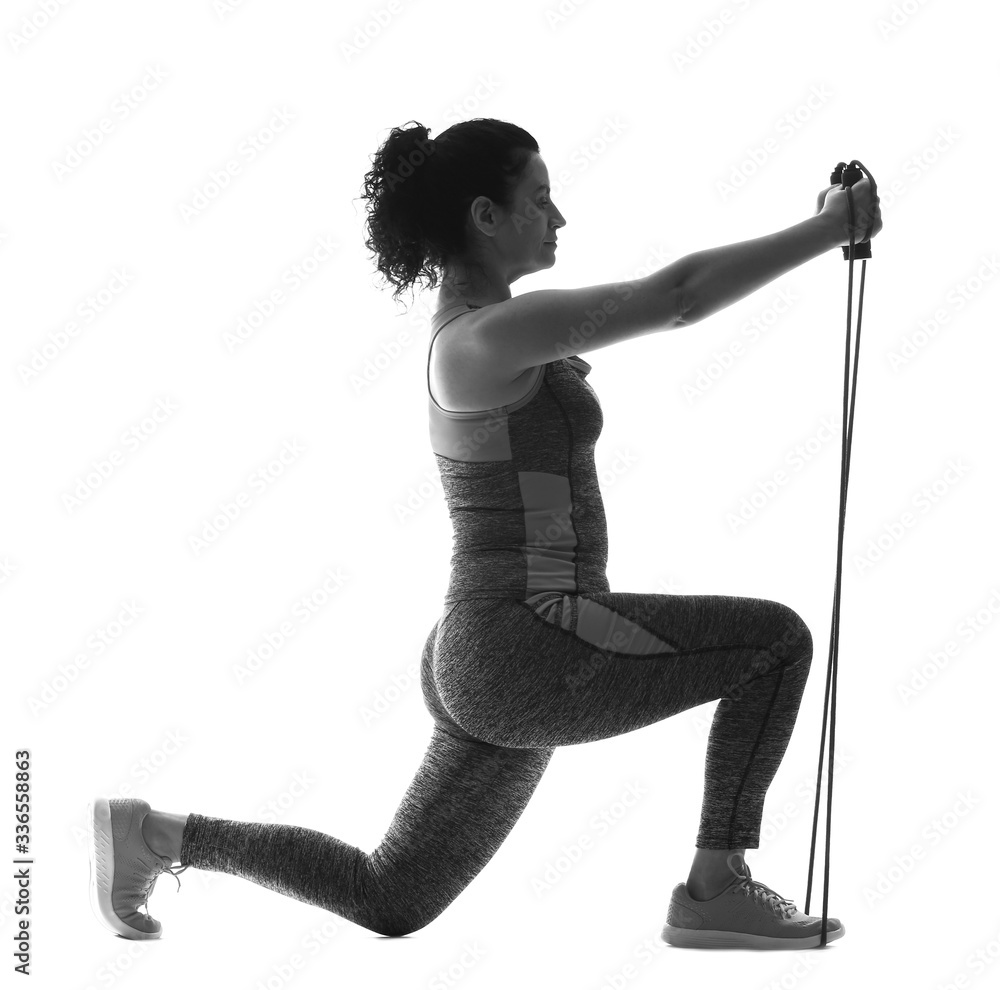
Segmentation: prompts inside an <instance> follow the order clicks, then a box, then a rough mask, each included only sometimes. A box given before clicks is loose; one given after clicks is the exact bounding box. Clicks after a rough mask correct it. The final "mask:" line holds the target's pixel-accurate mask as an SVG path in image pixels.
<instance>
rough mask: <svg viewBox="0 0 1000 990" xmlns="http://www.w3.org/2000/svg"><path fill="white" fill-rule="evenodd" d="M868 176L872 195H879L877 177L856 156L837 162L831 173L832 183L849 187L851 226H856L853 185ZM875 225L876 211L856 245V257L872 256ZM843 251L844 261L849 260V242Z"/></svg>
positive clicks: (843, 247) (848, 201)
mask: <svg viewBox="0 0 1000 990" xmlns="http://www.w3.org/2000/svg"><path fill="white" fill-rule="evenodd" d="M865 176H868V181H869V182H870V183H871V187H872V195H873V196H878V186H876V185H875V177H874V176H873V175H872V174H871V172H869V171H868V169H866V168H865V167H864V165H862V164H861V162H859V161H858V160H857V159H856V158H855V159H853V160H852V161H851V163H850V164H848V163H847V162H837V167H836V168H835V169H834V170H833V171H832V172H831V173H830V182H831V184H837V183H839V184H840V185H842V186H843V187H844V188H845V189H847V209H848V213H849V215H850V224H851V228H852V229H853V228H854V200H853V198H852V196H851V191H850V190H851V186H853V185H854V183H855V182H857V181H858V180H859V179H862V178H864V177H865ZM874 227H875V216H874V213H873V214H872V216H871V217H870V218H869V220H868V229H867V230H866V232H865V236H864V237H862V238H861V242H860V243H858V244H855V245H854V257H855V258H857V259H859V260H860V259H863V258H870V257H871V256H872V245H871V239H870V238H871V236H872V230H873V228H874ZM840 250H841V251H843V252H844V261H849V260H850V257H851V247H850V245H848V244H844V245H842V246H841V249H840Z"/></svg>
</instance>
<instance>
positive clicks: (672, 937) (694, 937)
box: [660, 925, 845, 949]
mask: <svg viewBox="0 0 1000 990" xmlns="http://www.w3.org/2000/svg"><path fill="white" fill-rule="evenodd" d="M844 931H845V929H844V926H843V925H841V926H840V928H838V929H836V930H835V931H827V933H826V941H827V943H830V942H833V941H834V940H835V939H838V938H840V937H841V936H842V935H843V934H844ZM820 937H821V936H820V934H816V935H807V936H805V937H801V938H779V937H776V936H773V935H751V934H749V933H748V932H720V931H712V930H710V929H708V930H706V929H701V928H676V927H674V926H673V925H664V926H663V931H661V932H660V938H661V939H663V941H664V942H666V943H667V944H668V945H675V946H679V947H680V948H684V949H816V948H818V947H819V940H820Z"/></svg>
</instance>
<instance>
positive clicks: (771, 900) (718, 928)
mask: <svg viewBox="0 0 1000 990" xmlns="http://www.w3.org/2000/svg"><path fill="white" fill-rule="evenodd" d="M822 927H823V919H822V917H819V918H816V917H813V916H812V915H808V914H803V913H802V912H801V911H800V910H799V909H798V908H797V907H796V906H795V905H794V904H793V903H792V902H791V901H789V900H787V899H786V898H784V897H780V896H779V895H778V894H776V893H775V892H774V891H773V890H771V888H770V887H765V886H764V884H762V883H760V882H758V881H757V880H754V879H752V878H751V876H750V867H749V866H747V865H746V861H745V860H744V861H743V874H739V873H738V874H737V875H736V879H735V880H733V881H732V882H731V883H730V884H729V886H727V887H726V888H725V890H723V891H722V892H721V893H719V894H717V895H716V896H715V897H710V898H709V899H708V900H706V901H696V900H695V899H694V898H693V897H691V896H690V895H689V894H688V892H687V885H686V884H683V883H679V884H677V886H676V887H674V893H673V896H672V897H671V898H670V907H669V909H668V911H667V923H666V924H665V925H664V926H663V931H662V932H661V933H660V937H661V938H662V939H663V941H664V942H667V943H668V944H670V945H677V946H682V947H684V948H695V949H727V948H732V949H812V948H816V947H817V946H818V945H819V942H820V933H821V931H822ZM843 934H844V926H843V925H842V924H841V923H840V921H839V920H838V919H837V918H830V917H828V918H827V919H826V940H827V942H832V941H833V940H834V939H837V938H840V937H841V936H842V935H843Z"/></svg>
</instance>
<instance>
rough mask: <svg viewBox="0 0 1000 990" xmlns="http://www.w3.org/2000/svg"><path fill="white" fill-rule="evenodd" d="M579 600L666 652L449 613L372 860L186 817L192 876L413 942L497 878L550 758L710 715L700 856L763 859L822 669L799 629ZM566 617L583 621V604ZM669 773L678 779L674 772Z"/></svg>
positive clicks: (258, 826) (300, 833) (732, 605)
mask: <svg viewBox="0 0 1000 990" xmlns="http://www.w3.org/2000/svg"><path fill="white" fill-rule="evenodd" d="M586 597H587V599H589V600H590V601H592V602H597V603H599V604H600V605H602V606H605V607H606V608H608V609H612V610H614V611H615V612H616V613H618V615H620V616H624V617H626V618H627V619H628V620H631V622H632V623H635V624H636V625H637V626H638V627H640V628H641V629H642V630H644V631H645V633H652V634H653V635H654V636H655V637H656V638H657V639H658V640H661V641H662V642H663V643H665V644H668V645H669V647H670V650H669V651H663V652H658V653H648V652H647V653H645V654H639V653H635V652H633V653H630V652H628V644H625V645H624V647H622V646H621V644H620V643H619V644H618V648H617V649H612V648H610V647H606V648H605V647H601V646H597V645H593V644H592V643H590V642H587V641H584V640H583V639H581V638H580V637H579V636H577V635H576V634H575V633H574V632H571V631H569V629H567V628H564V627H563V625H562V624H561V620H560V623H553V622H552V621H546V620H545V619H543V618H540V617H539V615H538V614H536V612H535V611H533V610H532V608H531V607H530V606H529V605H528V604H526V603H525V602H521V601H517V600H514V599H500V598H492V599H468V600H462V601H457V602H452V603H448V604H447V605H446V610H445V612H444V615H443V617H442V618H441V619H440V620H439V621H438V622H437V623H436V624H435V625H434V628H433V629H432V630H431V633H430V635H429V636H428V639H427V644H426V646H425V648H424V652H423V658H422V663H421V686H422V690H423V696H424V703H425V704H426V706H427V709H428V711H429V712H430V714H431V716H432V718H433V721H434V725H433V727H432V730H431V738H430V743H429V745H428V747H427V751H426V752H425V753H424V757H423V761H422V762H421V764H420V767H419V768H418V770H417V772H416V775H415V776H414V778H413V781H412V783H411V784H410V786H409V788H408V789H407V791H406V793H405V794H404V795H403V799H402V802H401V803H400V805H399V808H398V809H397V811H396V813H395V816H394V817H393V820H392V822H391V824H390V825H389V828H388V830H387V831H386V833H385V836H384V837H383V838H382V840H381V842H380V843H379V845H378V847H377V848H376V849H375V850H373V851H372V852H371V853H365V852H363V851H362V850H360V849H358V848H357V847H355V846H352V845H349V844H348V843H346V842H343V841H341V840H340V839H337V838H334V837H333V836H330V835H325V834H324V833H322V832H317V831H314V830H312V829H308V828H303V827H302V826H299V825H283V824H268V823H262V822H240V821H230V820H228V819H224V818H210V817H208V816H207V815H199V814H195V813H192V814H191V815H190V816H189V817H188V820H187V824H186V825H185V828H184V834H183V839H182V844H181V864H182V865H190V866H194V867H197V868H198V869H204V870H215V871H219V872H223V873H229V874H232V875H233V876H238V877H243V878H244V879H246V880H251V881H253V882H254V883H256V884H260V885H261V886H263V887H266V888H268V889H269V890H274V891H277V892H278V893H280V894H285V895H287V896H288V897H293V898H295V899H296V900H300V901H304V902H306V903H307V904H313V905H316V906H317V907H320V908H323V909H325V910H328V911H332V912H334V913H335V914H337V915H339V916H340V917H342V918H346V919H348V920H349V921H352V922H354V923H356V924H358V925H361V926H363V927H364V928H367V929H369V930H371V931H374V932H378V933H380V934H382V935H406V934H409V933H410V932H414V931H417V930H418V929H420V928H423V927H424V926H425V925H427V924H429V923H430V922H431V921H433V920H434V919H435V918H436V917H437V916H438V915H439V914H440V913H441V912H442V911H444V909H445V908H446V907H448V905H449V904H451V903H452V901H454V900H455V898H456V897H458V895H459V894H460V893H461V892H462V891H463V890H464V889H465V888H466V887H467V886H468V885H469V883H471V882H472V880H473V879H474V878H475V877H476V875H477V874H478V873H479V872H480V871H481V870H482V869H483V867H484V866H485V865H486V864H487V863H488V862H489V861H490V859H491V858H492V857H493V854H494V853H495V852H496V851H497V849H498V848H499V847H500V844H501V843H502V842H503V841H504V839H505V838H506V837H507V835H508V834H509V833H510V830H511V829H512V828H513V826H514V823H515V822H516V821H517V820H518V818H520V816H521V813H522V812H523V810H524V808H525V806H526V805H527V803H528V800H529V799H530V798H531V795H532V793H533V792H534V790H535V787H536V786H537V784H538V781H539V780H540V779H541V776H542V773H543V772H544V771H545V768H546V766H547V765H548V762H549V759H550V758H551V756H552V753H553V750H554V747H556V746H572V745H576V744H578V743H585V742H591V741H594V740H598V739H607V738H610V737H612V736H617V735H621V734H622V733H625V732H631V731H633V730H634V729H639V728H642V727H643V726H646V725H652V724H653V723H655V722H659V721H660V720H661V719H664V718H668V717H669V716H671V715H676V714H677V713H678V712H682V711H685V710H687V709H689V708H693V707H695V706H697V705H702V704H704V703H706V702H709V701H713V700H716V699H720V700H719V704H718V705H717V706H716V709H715V716H714V720H713V723H712V729H711V733H710V734H709V738H708V752H707V757H706V763H705V790H704V800H703V803H702V808H701V820H700V825H699V830H698V835H697V839H696V841H695V845H696V847H697V848H704V849H736V848H756V847H757V845H758V844H759V836H760V824H761V818H762V815H763V805H764V795H765V793H766V791H767V788H768V786H769V785H770V783H771V781H772V779H773V778H774V775H775V773H776V772H777V769H778V765H779V763H780V762H781V758H782V757H783V756H784V753H785V749H786V748H787V746H788V741H789V738H790V736H791V733H792V729H793V728H794V726H795V720H796V716H797V714H798V708H799V702H800V699H801V697H802V692H803V690H804V688H805V683H806V677H807V675H808V673H809V667H810V663H811V661H812V637H811V635H810V633H809V629H808V627H807V626H806V624H805V622H804V621H803V620H802V619H801V618H800V617H799V616H798V615H797V614H796V613H795V612H794V611H792V609H790V608H788V607H787V606H785V605H781V604H779V603H778V602H773V601H768V600H765V599H759V598H735V597H731V596H725V595H655V594H633V593H628V592H610V591H609V592H597V593H588V594H587V596H586ZM563 601H564V602H565V604H566V607H567V613H566V614H567V615H569V614H570V612H569V607H570V606H572V615H576V605H577V604H578V601H577V600H576V599H575V596H566V597H565V598H564V599H563ZM570 625H571V628H572V624H571V623H570ZM647 648H648V647H647ZM662 765H663V768H664V773H667V772H668V768H669V761H668V760H667V759H664V760H663V763H662Z"/></svg>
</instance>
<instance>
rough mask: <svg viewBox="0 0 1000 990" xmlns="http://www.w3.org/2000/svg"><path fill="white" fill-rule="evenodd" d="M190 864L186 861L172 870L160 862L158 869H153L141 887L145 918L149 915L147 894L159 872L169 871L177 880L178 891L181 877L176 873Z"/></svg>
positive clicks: (151, 890) (150, 890)
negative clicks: (185, 863)
mask: <svg viewBox="0 0 1000 990" xmlns="http://www.w3.org/2000/svg"><path fill="white" fill-rule="evenodd" d="M190 865H191V864H190V863H188V864H187V866H182V867H180V869H177V870H174V869H173V868H171V867H169V866H163V865H162V864H161V865H160V868H159V869H158V870H154V871H153V873H151V874H150V877H149V880H148V881H147V883H146V885H145V887H143V888H142V892H143V893H144V894H145V895H146V897H145V900H144V901H143V902H142V906H143V907H144V908H145V909H146V917H147V918H148V917H149V895H150V894H151V893H152V892H153V886H154V885H155V883H156V881H157V879H158V878H159V876H160V874H161V873H169V874H170V875H171V876H172V877H173V878H174V879H175V880H176V881H177V891H178V893H180V889H181V878H180V877H179V876H178V875H177V874H178V873H183V872H184V871H185V870H186V869H187V868H188V866H190Z"/></svg>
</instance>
